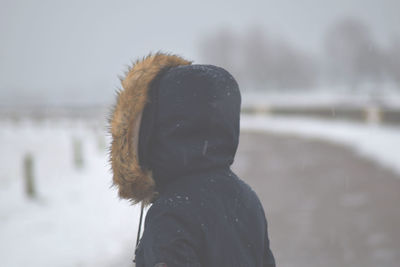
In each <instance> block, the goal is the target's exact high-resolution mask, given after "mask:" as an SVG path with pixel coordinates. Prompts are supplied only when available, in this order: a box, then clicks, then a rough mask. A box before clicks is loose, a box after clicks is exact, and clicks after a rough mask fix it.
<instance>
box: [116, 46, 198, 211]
mask: <svg viewBox="0 0 400 267" xmlns="http://www.w3.org/2000/svg"><path fill="white" fill-rule="evenodd" d="M190 64H191V62H189V61H186V60H184V59H183V58H181V57H178V56H175V55H168V54H162V53H157V54H154V55H149V56H147V57H145V58H143V59H142V60H138V61H137V62H136V63H134V64H133V66H132V67H131V68H130V69H129V70H128V72H127V73H126V76H125V77H124V78H122V79H121V83H122V87H123V89H122V90H120V91H119V92H118V94H117V102H116V104H115V107H114V110H113V111H112V113H111V117H110V130H111V135H112V143H111V148H110V161H111V168H112V171H113V185H114V186H116V187H118V192H119V196H120V197H121V198H125V199H129V200H130V201H131V202H132V203H138V202H140V201H143V202H144V203H146V204H148V203H150V202H151V200H152V199H153V198H154V196H155V192H154V188H155V183H154V180H153V178H152V173H151V171H145V170H142V169H141V167H140V165H139V159H138V139H139V127H140V121H141V117H142V111H143V109H144V107H145V105H146V102H147V101H148V90H149V87H150V85H151V82H152V81H153V80H154V78H155V77H156V76H157V74H159V73H160V71H161V70H163V69H164V68H167V67H174V66H179V65H190Z"/></svg>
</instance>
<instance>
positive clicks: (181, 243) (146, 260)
mask: <svg viewBox="0 0 400 267" xmlns="http://www.w3.org/2000/svg"><path fill="white" fill-rule="evenodd" d="M191 228H193V224H189V223H187V221H186V220H185V218H182V216H178V215H173V214H161V215H159V216H156V217H155V218H152V220H151V222H150V223H149V225H146V229H145V231H144V233H143V237H142V239H141V241H140V244H139V246H138V248H137V250H136V267H155V266H156V267H159V266H162V267H167V266H168V267H170V266H174V267H181V266H185V267H186V266H187V267H201V264H200V261H199V256H198V253H197V251H198V250H197V246H198V244H197V240H196V238H195V236H194V233H193V229H191Z"/></svg>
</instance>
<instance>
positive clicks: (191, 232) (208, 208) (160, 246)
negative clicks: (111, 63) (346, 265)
mask: <svg viewBox="0 0 400 267" xmlns="http://www.w3.org/2000/svg"><path fill="white" fill-rule="evenodd" d="M122 85H123V90H122V91H121V92H120V93H119V95H118V99H117V105H116V106H115V109H114V112H113V114H112V117H111V132H112V138H113V141H112V146H111V163H112V169H113V173H114V176H113V181H114V184H115V185H116V186H117V187H118V189H119V194H120V196H121V197H122V198H127V199H130V200H131V201H132V202H139V201H144V203H147V204H149V203H152V206H151V207H150V209H149V210H148V213H147V216H146V220H145V229H144V233H143V237H142V238H141V241H140V243H139V246H138V248H137V249H136V266H137V267H153V266H170V267H172V266H177V267H180V266H203V267H222V266H229V267H231V266H245V267H252V266H254V267H256V266H260V267H261V266H275V263H274V258H273V255H272V253H271V251H270V248H269V240H268V231H267V221H266V218H265V214H264V211H263V207H262V205H261V203H260V201H259V199H258V197H257V196H256V194H255V193H254V191H253V190H252V189H251V188H250V187H249V186H248V185H247V184H246V183H244V182H243V181H242V180H241V179H240V178H238V177H237V176H236V175H235V174H234V173H233V172H232V171H231V169H230V165H231V164H232V163H233V160H234V156H235V153H236V149H237V146H238V141H239V117H240V101H241V100H240V92H239V88H238V85H237V83H236V81H235V80H234V78H233V77H232V76H231V75H230V74H229V73H228V72H227V71H226V70H224V69H222V68H219V67H215V66H211V65H191V64H190V62H188V61H185V60H183V59H182V58H180V57H177V56H171V55H165V54H156V55H152V56H149V57H147V58H144V59H143V60H141V61H138V62H136V63H135V64H134V66H133V67H132V68H131V69H130V70H129V72H128V73H127V75H126V77H125V78H124V79H123V81H122Z"/></svg>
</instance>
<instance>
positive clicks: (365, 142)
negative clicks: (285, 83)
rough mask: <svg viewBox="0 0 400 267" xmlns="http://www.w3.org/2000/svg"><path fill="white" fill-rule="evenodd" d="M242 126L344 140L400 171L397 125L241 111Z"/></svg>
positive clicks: (381, 162) (399, 128)
mask: <svg viewBox="0 0 400 267" xmlns="http://www.w3.org/2000/svg"><path fill="white" fill-rule="evenodd" d="M241 128H242V129H243V130H253V131H266V132H273V133H290V134H294V135H299V136H305V137H312V138H317V139H322V140H326V141H330V142H336V143H340V144H344V145H347V146H350V147H352V148H354V149H355V150H356V151H357V152H359V154H360V155H361V156H364V157H368V158H370V159H373V160H375V161H377V162H379V163H380V164H382V165H383V166H385V167H388V168H391V169H392V170H394V171H396V172H397V173H400V127H392V126H382V125H377V124H366V123H355V122H346V121H326V120H318V119H308V118H299V117H298V118H287V117H277V116H273V117H272V116H271V117H268V116H255V115H242V120H241Z"/></svg>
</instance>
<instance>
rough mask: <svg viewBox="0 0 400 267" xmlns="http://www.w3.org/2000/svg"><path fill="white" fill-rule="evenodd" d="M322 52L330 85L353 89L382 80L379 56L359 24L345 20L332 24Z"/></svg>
mask: <svg viewBox="0 0 400 267" xmlns="http://www.w3.org/2000/svg"><path fill="white" fill-rule="evenodd" d="M325 48H326V55H327V58H328V62H329V63H328V64H329V72H330V74H331V78H332V79H333V81H335V82H339V83H345V84H348V86H350V87H351V88H353V89H356V88H358V87H359V85H360V84H361V83H363V82H375V83H377V82H379V81H380V80H381V78H382V71H383V62H382V54H381V51H380V50H379V47H378V45H377V44H376V43H375V42H374V40H373V38H372V35H371V33H370V31H369V29H368V27H367V26H366V25H364V24H363V23H362V22H360V21H358V20H356V19H352V18H348V19H344V20H341V21H340V22H338V23H337V24H335V25H334V26H333V27H332V28H331V29H330V30H329V31H328V33H327V35H326V39H325Z"/></svg>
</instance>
